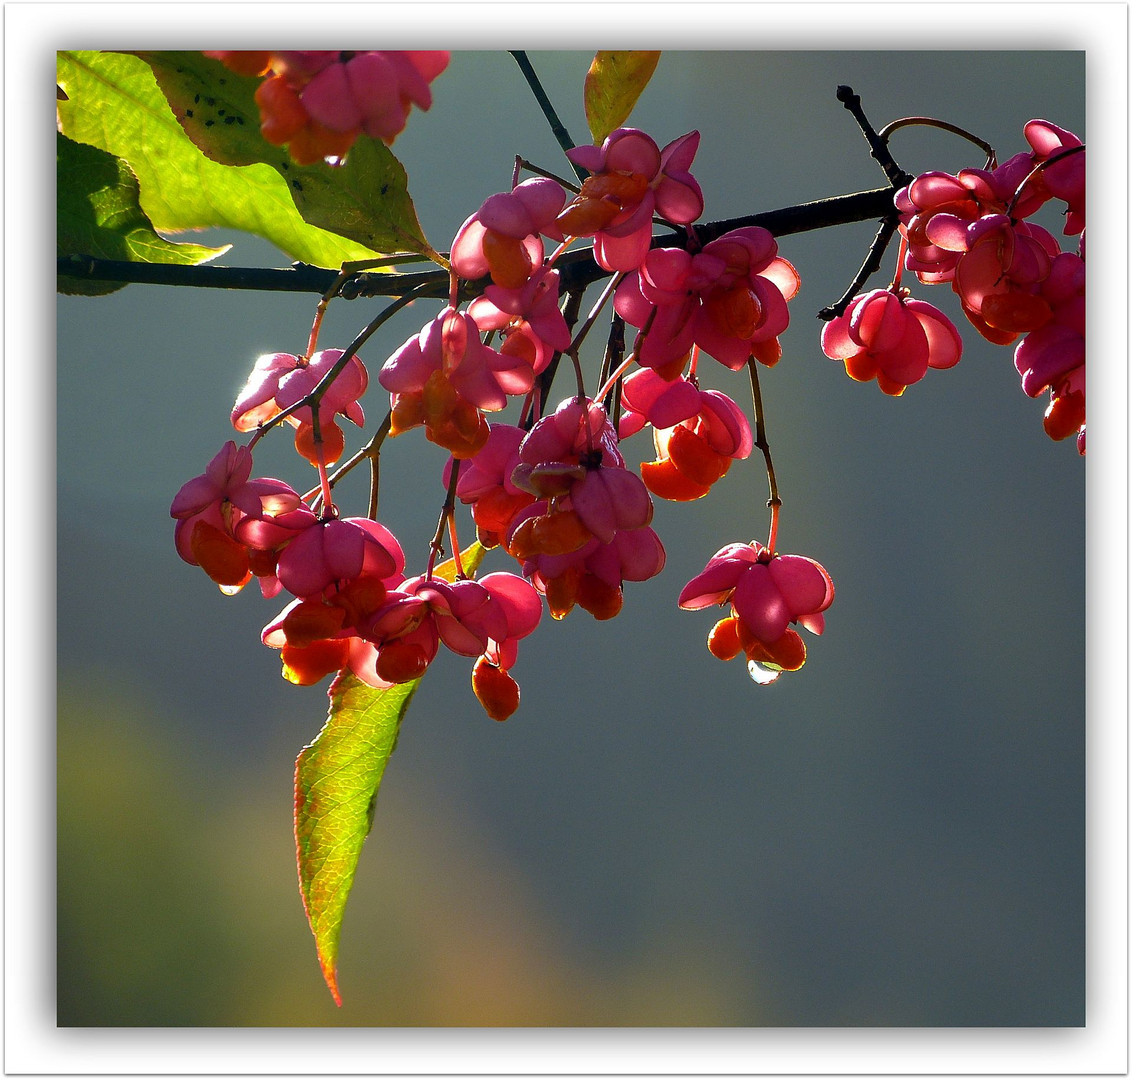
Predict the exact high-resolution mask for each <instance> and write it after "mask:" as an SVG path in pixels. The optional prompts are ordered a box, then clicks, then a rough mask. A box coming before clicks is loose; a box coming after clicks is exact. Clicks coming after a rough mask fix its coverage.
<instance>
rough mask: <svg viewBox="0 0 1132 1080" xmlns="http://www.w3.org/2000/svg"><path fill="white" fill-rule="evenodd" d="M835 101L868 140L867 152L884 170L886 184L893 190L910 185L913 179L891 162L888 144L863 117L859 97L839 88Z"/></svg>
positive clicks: (850, 88) (848, 90) (848, 87)
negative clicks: (851, 115) (851, 117)
mask: <svg viewBox="0 0 1132 1080" xmlns="http://www.w3.org/2000/svg"><path fill="white" fill-rule="evenodd" d="M837 100H838V101H840V102H841V104H842V105H844V106H845V108H847V109H848V110H849V112H851V113H852V114H853V119H854V120H856V121H857V126H858V127H859V128H860V129H861V131H862V132H863V133H864V136H865V138H866V139H867V140H868V143H869V150H870V152H871V153H872V156H873V157H874V158H876V160H877V163H878V164H879V165H880V167H881V168H882V169H883V170H884V175H885V176H887V177H888V182H889V183H890V184H892V186H893V187H895V188H902V187H904V185H905V184H910V183H911V182H912V180H913V179H914V178H913V177H912V176H910V175H909V174H908V173H906V172H905V171H904V170H903V169H901V168H900V166H899V165H897V164H896V162H895V161H894V160H893V158H892V154H891V152H890V151H889V149H888V142H887V141H886V140H885V139H884V138H882V137H881V136H880V135H879V134H878V133H877V131H876V130H875V129H874V128H873V125H872V124H871V123H870V122H869V118H868V117H867V116H866V115H865V111H864V109H862V108H861V98H860V95H859V94H857V93H855V92H854V90H853V87H851V86H839V87H838V88H837Z"/></svg>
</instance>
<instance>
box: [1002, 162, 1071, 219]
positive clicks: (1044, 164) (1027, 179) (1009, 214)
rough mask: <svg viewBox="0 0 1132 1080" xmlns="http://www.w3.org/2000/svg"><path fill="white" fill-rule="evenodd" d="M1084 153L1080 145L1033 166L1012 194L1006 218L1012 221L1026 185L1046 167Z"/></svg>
mask: <svg viewBox="0 0 1132 1080" xmlns="http://www.w3.org/2000/svg"><path fill="white" fill-rule="evenodd" d="M1084 152H1085V144H1084V143H1082V144H1081V145H1080V146H1071V147H1069V148H1068V149H1067V150H1062V151H1061V153H1059V154H1054V155H1053V156H1052V157H1048V158H1046V159H1045V161H1039V162H1038V164H1037V165H1035V166H1034V167H1033V168H1032V169H1031V170H1030V171H1029V172H1028V173H1027V174H1026V177H1025V179H1024V180H1023V181H1022V183H1020V184H1019V185H1018V187H1017V188H1016V189H1015V191H1014V194H1013V195H1012V196H1011V198H1010V205H1009V206H1007V208H1006V216H1007V217H1008V218H1011V219H1012V220H1013V218H1014V206H1015V204H1016V203H1017V202H1018V200H1019V199H1020V198H1022V192H1023V191H1024V190H1025V189H1026V185H1027V184H1028V183H1029V182H1030V181H1031V180H1033V179H1034V177H1035V176H1037V175H1038V174H1039V173H1041V172H1042V171H1043V170H1044V169H1046V168H1047V167H1048V166H1050V165H1053V164H1056V163H1057V162H1058V161H1061V159H1062V158H1067V157H1069V156H1070V154H1083V153H1084Z"/></svg>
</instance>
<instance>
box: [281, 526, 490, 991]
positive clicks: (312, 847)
mask: <svg viewBox="0 0 1132 1080" xmlns="http://www.w3.org/2000/svg"><path fill="white" fill-rule="evenodd" d="M485 554H486V551H485V549H484V548H483V546H482V545H481V544H480V543H479V542H478V541H474V542H473V543H472V544H471V545H469V546H468V547H467V548H465V550H464V551H463V552H461V562H462V564H463V567H464V571H465V573H467V574H473V573H475V571H476V570H477V569H478V568H479V565H480V563H481V562H482V561H483V557H484V555H485ZM433 573H434V574H435V575H436V576H437V577H440V578H443V579H445V580H446V581H452V580H454V579H455V577H456V564H455V560H453V559H449V560H448V561H447V562H444V563H441V564H440V566H438V567H436V569H435V570H434V571H433ZM419 684H420V679H415V680H413V681H412V682H407V683H401V684H399V685H397V686H393V687H390V688H389V689H387V690H378V689H375V688H374V687H372V686H368V685H367V684H366V683H364V682H362V681H361V679H359V678H357V676H355V675H353V674H351V673H350V672H349V671H341V672H339V673H338V675H337V676H336V677H335V679H334V681H333V682H332V683H331V684H330V711H329V715H328V716H327V720H326V724H325V725H324V726H323V729H322V730H321V731H320V732H319V733H318V737H317V738H316V739H315V740H314V742H312V743H311V744H310V745H309V746H307V747H304V748H303V750H302V752H301V753H300V754H299V757H298V760H297V761H296V762H295V848H296V852H297V856H298V865H299V891H300V893H301V895H302V898H303V907H304V909H305V910H306V913H307V921H308V922H309V923H310V928H311V933H313V934H314V940H315V947H316V949H317V950H318V962H319V965H320V966H321V968H322V975H323V978H324V979H325V980H326V985H327V986H328V987H329V988H330V992H331V994H332V995H333V996H334V1000H335V1001H336V1002H337V1003H338V1004H339V1005H341V1004H342V998H341V995H340V994H339V991H338V944H339V938H340V936H341V932H342V919H343V916H344V915H345V911H346V901H347V899H348V898H349V895H350V889H351V888H352V887H353V884H354V874H355V871H356V870H357V866H358V858H359V856H360V855H361V850H362V844H363V843H364V842H365V838H366V836H367V835H369V831H370V827H371V826H372V825H373V814H374V807H375V805H376V802H377V791H378V788H379V787H380V786H381V778H382V776H383V774H384V773H385V766H386V763H387V762H388V761H389V756H390V754H392V753H393V749H394V747H395V746H396V745H397V733H398V732H399V731H400V729H401V721H402V720H403V719H404V718H405V712H406V710H407V709H408V707H409V702H410V700H411V699H412V697H413V694H414V692H415V691H416V689H417V686H418V685H419Z"/></svg>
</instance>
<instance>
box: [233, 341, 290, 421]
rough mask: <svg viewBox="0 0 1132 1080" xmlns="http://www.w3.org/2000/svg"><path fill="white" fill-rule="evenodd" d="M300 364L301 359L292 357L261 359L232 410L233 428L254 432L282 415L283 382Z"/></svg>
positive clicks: (279, 355)
mask: <svg viewBox="0 0 1132 1080" xmlns="http://www.w3.org/2000/svg"><path fill="white" fill-rule="evenodd" d="M298 363H299V358H298V357H297V356H292V355H291V353H264V354H263V355H262V356H260V357H258V358H257V360H256V362H255V366H254V367H253V368H252V372H251V374H250V375H249V376H248V381H247V382H246V383H245V384H244V388H243V390H241V391H240V394H239V396H238V397H237V398H236V404H235V405H234V406H233V408H232V426H233V427H234V428H235V429H236V430H237V431H254V430H255V429H256V428H257V427H259V426H260V425H261V424H266V423H267V421H268V420H270V419H271V418H272V417H273V416H275V415H276V414H277V413H278V412H279V411H280V407H279V405H278V404H277V403H276V401H275V395H276V393H277V392H278V390H279V381H280V380H281V379H282V378H283V377H284V376H285V375H287V374H289V373H290V372H291V371H294V369H295V368H296V367H297V366H298Z"/></svg>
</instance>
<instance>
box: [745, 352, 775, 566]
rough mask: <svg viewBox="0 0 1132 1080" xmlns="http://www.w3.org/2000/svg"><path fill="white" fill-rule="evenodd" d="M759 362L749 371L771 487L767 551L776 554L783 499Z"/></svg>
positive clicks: (751, 361)
mask: <svg viewBox="0 0 1132 1080" xmlns="http://www.w3.org/2000/svg"><path fill="white" fill-rule="evenodd" d="M758 366H759V365H758V361H757V360H756V359H755V358H754V357H753V356H752V357H750V359H748V360H747V370H748V371H749V372H750V374H751V396H752V397H753V399H754V404H755V446H757V447H758V448H759V449H760V450H761V451H762V455H763V460H764V461H765V462H766V478H767V483H768V484H769V486H770V498H769V499H768V500H767V503H766V505H767V506H768V507H769V508H770V536H769V537H768V539H767V542H766V549H767V551H769V552H770V553H771V554H772V555H773V554H774V545H775V543H776V542H777V540H778V511H779V509H780V508H781V506H782V499H781V498H780V497H779V494H778V482H777V480H776V479H775V476H774V462H772V461H771V459H770V443H768V442H767V438H766V417H765V415H764V412H763V397H762V391H761V390H760V389H759V370H758Z"/></svg>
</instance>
